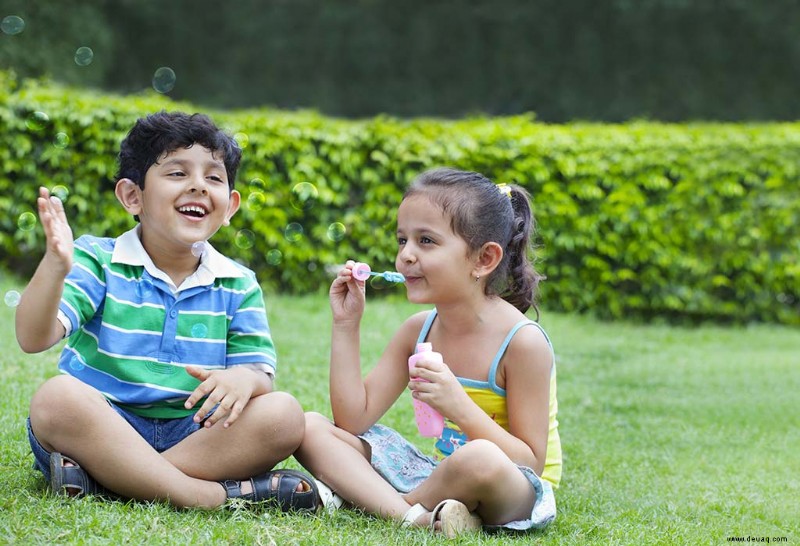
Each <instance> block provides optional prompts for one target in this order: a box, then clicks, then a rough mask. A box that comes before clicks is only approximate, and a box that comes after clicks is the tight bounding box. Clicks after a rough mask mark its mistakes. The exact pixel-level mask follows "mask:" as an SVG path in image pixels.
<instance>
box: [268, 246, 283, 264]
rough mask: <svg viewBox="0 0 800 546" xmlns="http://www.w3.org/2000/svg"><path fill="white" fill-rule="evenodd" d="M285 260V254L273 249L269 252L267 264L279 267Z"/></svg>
mask: <svg viewBox="0 0 800 546" xmlns="http://www.w3.org/2000/svg"><path fill="white" fill-rule="evenodd" d="M282 260H283V253H282V252H281V251H280V250H278V249H277V248H273V249H272V250H270V251H269V252H267V263H268V264H269V265H278V264H279V263H281V261H282Z"/></svg>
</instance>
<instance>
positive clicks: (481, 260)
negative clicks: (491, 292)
mask: <svg viewBox="0 0 800 546" xmlns="http://www.w3.org/2000/svg"><path fill="white" fill-rule="evenodd" d="M502 260H503V247H501V246H500V245H499V244H497V243H495V242H488V243H485V244H484V245H483V246H482V247H481V249H480V250H479V251H478V258H477V260H476V261H475V268H474V271H473V272H472V276H473V277H486V276H488V275H489V274H490V273H491V272H492V271H494V270H495V269H496V268H497V266H498V265H500V262H501V261H502Z"/></svg>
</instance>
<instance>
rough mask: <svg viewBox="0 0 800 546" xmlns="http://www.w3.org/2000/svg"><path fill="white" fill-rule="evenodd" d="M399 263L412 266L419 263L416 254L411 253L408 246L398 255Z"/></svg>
mask: <svg viewBox="0 0 800 546" xmlns="http://www.w3.org/2000/svg"><path fill="white" fill-rule="evenodd" d="M397 261H399V262H402V263H405V264H411V263H414V262H415V261H417V259H416V257H415V256H414V253H413V252H410V251H409V248H408V245H406V246H405V247H403V249H402V250H400V252H398V253H397Z"/></svg>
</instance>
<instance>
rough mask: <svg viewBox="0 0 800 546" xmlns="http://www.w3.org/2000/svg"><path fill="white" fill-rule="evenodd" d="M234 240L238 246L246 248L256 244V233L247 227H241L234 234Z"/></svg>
mask: <svg viewBox="0 0 800 546" xmlns="http://www.w3.org/2000/svg"><path fill="white" fill-rule="evenodd" d="M234 242H235V243H236V246H238V247H239V248H241V249H243V250H247V249H248V248H252V247H253V245H254V244H256V235H255V233H253V232H252V231H250V230H249V229H243V230H240V231H239V232H238V233H237V234H236V239H235V241H234Z"/></svg>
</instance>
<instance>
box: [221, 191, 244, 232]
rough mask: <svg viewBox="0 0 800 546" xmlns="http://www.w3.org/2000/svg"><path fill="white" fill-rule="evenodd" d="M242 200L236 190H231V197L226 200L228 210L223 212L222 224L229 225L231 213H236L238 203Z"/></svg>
mask: <svg viewBox="0 0 800 546" xmlns="http://www.w3.org/2000/svg"><path fill="white" fill-rule="evenodd" d="M241 202H242V196H241V194H239V192H238V191H236V190H232V191H231V198H230V200H229V201H228V212H227V213H225V220H224V221H223V222H222V225H223V226H229V225H231V218H233V215H234V214H236V211H237V210H239V205H240V204H241Z"/></svg>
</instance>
